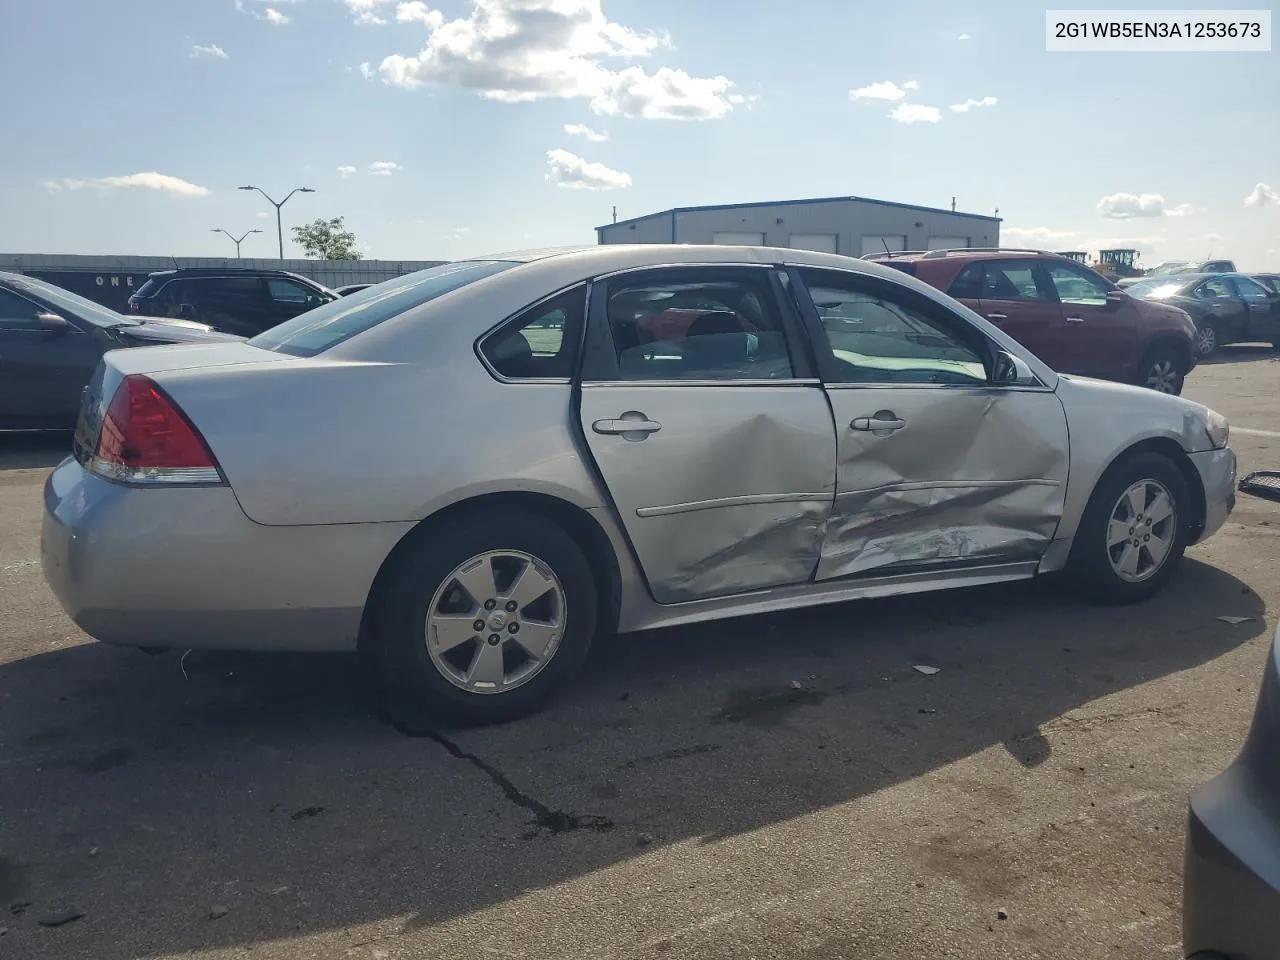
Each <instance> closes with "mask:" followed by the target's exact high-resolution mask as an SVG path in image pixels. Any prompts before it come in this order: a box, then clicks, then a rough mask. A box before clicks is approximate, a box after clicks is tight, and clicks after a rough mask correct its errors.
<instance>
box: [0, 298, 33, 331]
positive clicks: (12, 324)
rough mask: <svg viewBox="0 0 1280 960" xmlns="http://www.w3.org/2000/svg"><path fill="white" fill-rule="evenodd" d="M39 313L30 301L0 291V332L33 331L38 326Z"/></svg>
mask: <svg viewBox="0 0 1280 960" xmlns="http://www.w3.org/2000/svg"><path fill="white" fill-rule="evenodd" d="M39 312H40V308H39V307H37V306H36V305H35V304H34V303H32V302H31V301H30V300H27V299H25V298H23V297H20V296H18V295H17V294H14V293H10V292H9V291H8V290H3V289H0V330H33V329H35V328H36V327H38V326H40V322H39V321H38V320H37V319H36V314H37V313H39Z"/></svg>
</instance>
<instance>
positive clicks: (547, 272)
mask: <svg viewBox="0 0 1280 960" xmlns="http://www.w3.org/2000/svg"><path fill="white" fill-rule="evenodd" d="M249 425H251V426H249ZM1227 440H1228V426H1227V422H1226V420H1225V419H1224V418H1223V417H1221V416H1219V415H1218V414H1216V413H1213V412H1212V411H1210V410H1208V409H1207V408H1206V407H1203V406H1201V405H1199V404H1196V403H1191V402H1190V401H1187V400H1182V399H1180V398H1177V397H1171V396H1165V395H1162V394H1159V393H1156V392H1154V391H1150V390H1145V389H1139V388H1136V387H1129V386H1125V385H1121V384H1115V383H1105V382H1100V381H1091V380H1087V379H1083V378H1073V377H1067V376H1059V375H1057V374H1055V373H1054V372H1053V371H1052V370H1051V369H1049V368H1048V367H1047V366H1046V365H1045V364H1043V363H1042V362H1040V361H1039V360H1037V359H1036V358H1035V357H1034V356H1032V355H1031V354H1030V353H1029V352H1028V351H1026V350H1025V349H1024V348H1023V347H1021V346H1020V345H1019V344H1018V343H1017V342H1016V341H1015V340H1013V338H1012V337H1010V336H1008V335H1007V334H1005V333H1004V332H1002V331H1001V330H1000V329H999V328H997V327H995V326H993V325H992V324H990V323H988V322H987V321H985V320H983V319H982V318H981V317H980V316H978V315H977V314H975V313H973V312H972V311H970V310H968V309H966V308H965V307H963V306H961V305H960V304H958V303H956V302H955V301H954V300H951V299H950V298H948V297H946V296H944V295H943V294H941V293H939V292H938V291H936V290H934V289H933V288H932V287H930V286H928V285H927V284H924V283H921V282H920V281H917V280H914V279H912V278H910V277H908V276H905V275H904V274H902V273H899V272H897V271H894V270H890V269H887V268H885V267H883V266H880V265H878V264H871V263H867V262H864V261H859V260H853V259H850V258H847V257H842V256H837V255H834V254H824V253H816V252H809V251H802V250H793V249H788V250H781V249H768V248H750V247H723V246H689V247H668V246H660V245H631V246H622V245H617V246H615V245H608V246H598V247H590V248H585V249H579V250H573V251H556V252H554V253H547V252H542V253H531V254H524V255H513V256H504V257H493V258H489V259H479V260H470V261H460V262H456V263H450V264H446V265H442V266H437V267H433V268H431V269H428V270H423V271H421V272H418V273H413V274H409V275H406V276H404V277H400V278H399V279H397V280H391V281H386V282H383V283H380V284H378V285H377V286H375V287H371V288H369V289H368V290H364V291H361V292H360V293H357V294H353V295H352V296H350V297H346V298H343V299H342V300H341V301H338V302H335V303H333V304H329V305H328V306H325V307H321V308H319V309H317V310H315V311H313V312H311V313H308V314H304V315H302V316H300V317H298V318H296V319H295V320H292V321H290V322H288V323H286V324H283V325H282V326H280V327H277V328H276V329H275V330H272V331H269V332H268V333H266V334H263V335H262V336H260V337H257V338H255V339H254V340H252V341H249V342H245V343H237V344H229V345H208V346H193V347H167V348H161V349H156V350H146V351H118V352H116V353H113V354H110V355H108V357H107V358H106V360H105V362H104V363H103V364H102V366H101V367H100V368H99V370H98V373H97V374H96V376H95V378H94V381H93V383H92V384H91V386H90V388H89V390H88V391H87V395H86V398H85V404H84V410H83V415H82V419H81V423H80V428H79V430H78V433H77V438H76V443H75V452H74V456H72V457H68V458H67V459H66V460H65V461H63V463H62V464H60V465H59V466H58V468H57V469H56V470H54V472H53V473H52V474H51V476H50V477H49V480H48V483H47V485H46V488H45V517H44V525H43V534H42V542H43V547H42V557H43V565H44V571H45V576H46V578H47V579H48V581H49V583H50V584H51V586H52V587H53V590H54V592H55V594H56V595H57V596H58V598H59V599H60V601H61V603H62V604H63V606H64V607H65V609H66V610H67V611H68V612H69V613H70V615H71V616H72V617H73V618H74V619H75V621H76V622H77V623H78V624H79V625H80V626H81V627H82V628H83V629H84V630H85V631H86V632H87V633H89V634H90V635H92V636H94V637H97V638H98V639H100V640H104V641H107V642H111V643H116V644H124V645H137V646H150V647H156V646H159V647H165V646H171V647H182V648H204V647H240V648H250V649H292V650H353V649H357V647H359V646H363V647H364V649H366V650H367V651H369V652H370V653H371V654H373V655H375V656H376V658H377V659H378V660H380V661H381V663H382V664H383V665H384V667H385V670H386V676H387V678H388V681H389V683H391V684H393V685H395V686H396V687H397V688H399V689H401V690H403V691H405V692H406V693H409V694H411V695H412V696H413V697H415V698H416V699H417V700H418V701H419V702H421V703H422V704H424V705H426V706H428V707H430V708H432V709H434V710H436V711H438V712H440V713H442V714H446V715H448V716H450V717H452V718H454V719H461V720H464V721H470V722H487V721H493V720H499V719H504V718H510V717H514V716H517V715H519V714H522V713H524V712H527V711H529V710H531V709H533V708H534V707H535V706H536V705H538V704H539V703H541V702H542V701H543V700H544V699H545V698H546V697H548V696H549V695H550V694H551V693H552V692H553V691H554V690H555V689H556V688H558V687H559V686H560V685H561V684H562V683H563V682H564V681H565V680H566V679H567V677H568V676H569V675H570V674H571V673H572V672H573V671H574V669H575V668H576V667H577V666H578V665H579V664H580V663H581V661H582V660H583V658H584V656H585V655H586V653H587V649H588V647H589V646H590V644H591V642H592V639H593V637H595V636H596V634H597V633H609V632H612V631H615V630H618V631H639V630H646V629H650V628H655V627H662V626H669V625H674V624H681V623H691V622H697V621H706V620H712V619H716V618H721V617H728V616H734V615H742V614H752V613H758V612H762V611H772V610H782V609H789V608H795V607H803V606H809V605H812V604H819V603H828V602H834V601H843V600H851V599H856V598H860V597H871V596H885V595H890V594H902V593H911V592H918V591H924V590H932V589H942V588H948V587H961V586H965V585H972V584H982V583H994V582H1000V581H1009V580H1018V579H1024V578H1029V577H1033V576H1036V575H1038V574H1045V573H1051V572H1056V571H1066V573H1067V574H1068V576H1069V577H1071V578H1072V579H1074V580H1075V582H1076V583H1077V584H1078V585H1080V587H1081V588H1082V589H1085V590H1087V591H1088V592H1089V593H1091V594H1092V595H1094V596H1096V597H1100V598H1103V599H1106V600H1111V601H1134V600H1141V599H1144V598H1146V597H1149V596H1151V595H1153V594H1154V593H1156V592H1157V591H1158V590H1159V589H1160V588H1161V587H1162V586H1163V585H1164V584H1165V583H1166V582H1167V581H1168V579H1169V577H1170V576H1171V575H1172V574H1173V572H1174V569H1175V567H1176V565H1177V563H1178V561H1179V559H1180V557H1181V556H1182V553H1183V550H1184V548H1185V547H1186V546H1187V544H1189V543H1193V542H1196V541H1198V540H1200V539H1203V538H1204V537H1207V536H1209V535H1210V534H1212V533H1213V532H1214V531H1216V530H1217V529H1218V528H1219V527H1220V526H1221V525H1222V523H1223V522H1224V521H1225V519H1226V517H1227V515H1228V513H1229V512H1230V510H1231V508H1232V506H1233V504H1234V497H1235V493H1234V475H1235V455H1234V453H1233V452H1232V451H1231V449H1230V447H1229V446H1228V444H1227ZM161 490H163V491H164V492H163V493H161V492H160V491H161Z"/></svg>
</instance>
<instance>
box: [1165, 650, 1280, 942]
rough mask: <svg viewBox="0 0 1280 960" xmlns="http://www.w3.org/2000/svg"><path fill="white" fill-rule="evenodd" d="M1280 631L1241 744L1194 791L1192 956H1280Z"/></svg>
mask: <svg viewBox="0 0 1280 960" xmlns="http://www.w3.org/2000/svg"><path fill="white" fill-rule="evenodd" d="M1278 745H1280V631H1277V635H1276V637H1275V638H1274V639H1273V640H1272V644H1271V651H1270V653H1269V655H1268V656H1267V665H1266V668H1265V673H1264V674H1263V678H1262V691H1261V693H1260V694H1259V695H1258V704H1257V709H1256V710H1255V711H1254V715H1253V724H1252V726H1251V727H1250V729H1249V734H1248V737H1247V738H1246V740H1245V743H1244V748H1243V749H1242V750H1241V752H1240V755H1239V756H1238V757H1237V758H1236V760H1235V762H1234V763H1232V764H1231V766H1230V767H1228V768H1227V770H1226V771H1225V772H1224V773H1222V774H1220V775H1219V776H1217V777H1216V778H1214V779H1213V780H1211V781H1209V782H1208V783H1207V784H1205V785H1204V786H1202V787H1200V788H1199V789H1198V790H1196V791H1195V792H1194V793H1193V794H1192V795H1191V803H1190V810H1189V812H1188V817H1187V821H1188V823H1187V846H1186V865H1185V870H1184V876H1183V884H1182V901H1183V909H1182V948H1183V953H1184V954H1185V955H1186V956H1189V957H1192V958H1193V960H1226V958H1231V960H1280V909H1277V908H1280V762H1277V757H1276V751H1277V749H1278Z"/></svg>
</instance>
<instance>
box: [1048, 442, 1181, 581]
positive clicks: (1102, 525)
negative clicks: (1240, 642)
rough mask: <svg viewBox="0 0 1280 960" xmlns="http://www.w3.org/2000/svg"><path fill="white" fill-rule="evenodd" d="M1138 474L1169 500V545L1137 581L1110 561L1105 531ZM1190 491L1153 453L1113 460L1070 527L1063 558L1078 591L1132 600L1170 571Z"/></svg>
mask: <svg viewBox="0 0 1280 960" xmlns="http://www.w3.org/2000/svg"><path fill="white" fill-rule="evenodd" d="M1142 480H1154V481H1155V482H1157V483H1159V484H1161V485H1162V486H1163V487H1164V488H1165V489H1166V490H1168V491H1169V495H1170V497H1171V498H1172V499H1173V502H1174V511H1175V513H1174V518H1173V521H1172V522H1171V523H1170V528H1171V529H1170V533H1171V535H1172V537H1173V540H1172V546H1171V548H1170V550H1169V551H1168V553H1167V554H1166V556H1165V558H1164V560H1163V563H1162V564H1161V565H1160V566H1159V567H1158V569H1156V570H1155V572H1154V573H1152V574H1150V575H1149V576H1147V577H1146V578H1145V579H1142V580H1138V581H1131V580H1126V579H1124V578H1123V577H1121V576H1120V574H1118V573H1117V572H1116V571H1115V570H1114V569H1113V567H1112V563H1111V556H1110V551H1109V549H1108V546H1107V531H1108V527H1109V525H1110V521H1111V517H1112V512H1113V511H1114V510H1115V509H1116V508H1117V506H1118V504H1119V501H1120V498H1121V496H1122V495H1123V494H1124V493H1125V491H1127V490H1128V489H1129V488H1130V487H1131V486H1133V485H1134V484H1136V483H1138V482H1140V481H1142ZM1193 515H1194V511H1193V509H1192V501H1191V491H1190V488H1189V487H1188V485H1187V481H1186V480H1185V479H1184V478H1183V476H1182V472H1181V471H1180V470H1179V469H1178V468H1177V466H1176V465H1175V464H1174V463H1173V462H1171V461H1170V460H1169V458H1168V457H1165V456H1163V455H1161V454H1159V453H1136V454H1132V455H1130V456H1127V457H1125V458H1124V459H1123V460H1121V461H1119V462H1118V463H1116V464H1114V465H1113V466H1112V467H1111V468H1110V469H1109V470H1108V471H1107V472H1106V473H1105V474H1103V477H1102V479H1101V480H1099V481H1098V485H1097V486H1096V487H1095V488H1094V491H1093V496H1091V497H1090V498H1089V504H1088V506H1087V507H1085V511H1084V516H1083V517H1082V518H1081V520H1080V526H1079V528H1078V529H1077V530H1076V535H1075V540H1074V542H1073V544H1072V548H1071V557H1070V559H1069V560H1068V561H1067V571H1066V572H1067V574H1068V576H1069V577H1070V579H1071V581H1072V583H1073V584H1074V586H1075V587H1076V588H1077V590H1078V591H1079V592H1080V593H1082V594H1083V595H1084V596H1086V597H1088V598H1090V599H1092V600H1096V601H1098V602H1102V603H1136V602H1138V601H1141V600H1146V599H1147V598H1148V597H1151V596H1153V595H1154V594H1156V593H1158V592H1159V591H1160V590H1161V589H1162V588H1163V587H1164V585H1165V584H1166V583H1167V582H1168V581H1169V578H1170V577H1172V576H1173V574H1174V571H1175V570H1176V569H1177V566H1178V563H1179V561H1180V560H1181V559H1182V555H1183V553H1184V552H1185V550H1186V549H1187V539H1188V534H1189V532H1190V523H1191V518H1192V516H1193Z"/></svg>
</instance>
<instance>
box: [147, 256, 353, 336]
mask: <svg viewBox="0 0 1280 960" xmlns="http://www.w3.org/2000/svg"><path fill="white" fill-rule="evenodd" d="M337 299H338V295H337V294H336V293H334V292H333V291H332V290H330V289H329V288H328V287H325V286H322V285H321V284H318V283H316V282H315V281H314V280H309V279H308V278H306V277H303V276H300V275H299V274H296V273H289V272H288V271H287V270H254V269H247V268H246V269H240V268H216V269H215V268H194V267H192V268H186V269H182V270H160V271H157V272H156V273H153V274H151V275H150V276H149V277H148V278H147V281H146V283H144V284H143V285H142V286H141V287H139V288H138V291H137V293H134V294H133V295H132V296H130V297H129V312H130V313H133V314H145V315H148V316H157V317H177V318H180V319H183V320H197V321H199V322H200V323H205V324H208V325H209V326H211V327H213V328H214V329H215V330H222V331H225V332H227V333H234V334H238V335H240V336H245V337H252V336H255V335H256V334H259V333H261V332H262V331H264V330H269V329H271V328H272V327H274V326H276V324H279V323H283V322H284V321H286V320H289V319H291V318H292V317H296V316H297V315H298V314H300V313H304V312H306V311H307V310H311V309H313V308H314V307H318V306H320V305H321V304H325V303H330V302H332V301H334V300H337Z"/></svg>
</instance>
